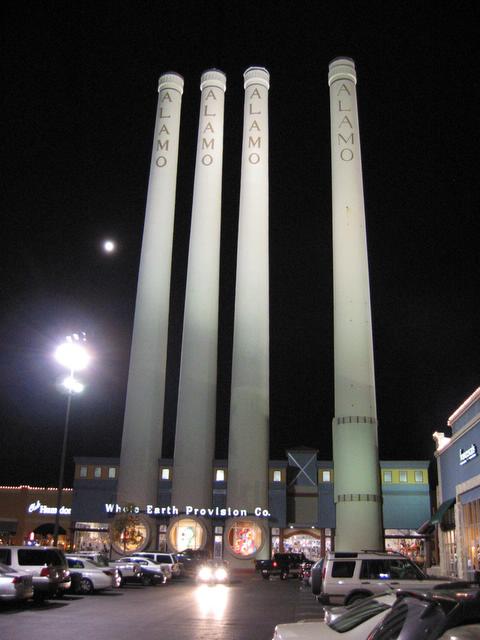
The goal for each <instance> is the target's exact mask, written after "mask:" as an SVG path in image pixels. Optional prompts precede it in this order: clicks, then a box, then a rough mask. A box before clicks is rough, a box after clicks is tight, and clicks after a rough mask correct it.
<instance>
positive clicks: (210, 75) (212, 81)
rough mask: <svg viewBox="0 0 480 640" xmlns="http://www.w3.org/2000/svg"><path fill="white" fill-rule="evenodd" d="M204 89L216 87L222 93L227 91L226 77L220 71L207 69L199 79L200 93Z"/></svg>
mask: <svg viewBox="0 0 480 640" xmlns="http://www.w3.org/2000/svg"><path fill="white" fill-rule="evenodd" d="M205 87H217V88H218V89H221V90H222V91H226V90H227V76H226V75H225V74H224V73H223V71H220V69H207V70H206V71H204V72H203V73H202V77H201V79H200V91H203V90H204V89H205Z"/></svg>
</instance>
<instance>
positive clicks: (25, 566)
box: [0, 546, 71, 600]
mask: <svg viewBox="0 0 480 640" xmlns="http://www.w3.org/2000/svg"><path fill="white" fill-rule="evenodd" d="M0 562H1V563H3V564H5V565H7V566H8V567H10V568H12V569H15V570H16V571H24V572H26V573H29V574H30V575H31V576H32V582H33V597H34V599H35V600H44V599H45V598H51V597H53V596H61V595H62V594H63V593H64V592H65V590H66V589H69V588H70V585H71V579H70V572H69V570H68V566H67V561H66V559H65V555H64V553H63V551H62V550H61V549H57V548H56V547H34V546H32V547H29V546H25V547H22V546H0Z"/></svg>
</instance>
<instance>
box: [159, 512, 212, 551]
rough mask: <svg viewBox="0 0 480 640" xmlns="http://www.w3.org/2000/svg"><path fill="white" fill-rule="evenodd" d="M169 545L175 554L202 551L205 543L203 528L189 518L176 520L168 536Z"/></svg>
mask: <svg viewBox="0 0 480 640" xmlns="http://www.w3.org/2000/svg"><path fill="white" fill-rule="evenodd" d="M168 537H169V541H170V544H171V545H172V547H173V548H174V549H175V550H176V551H177V552H179V553H180V552H182V551H185V549H193V550H194V551H195V550H196V549H202V548H203V546H204V545H205V541H206V531H205V528H204V527H203V526H202V525H201V524H200V523H199V522H197V520H193V519H191V518H182V519H181V520H177V521H176V522H175V523H174V525H173V526H172V528H171V529H170V531H169V534H168Z"/></svg>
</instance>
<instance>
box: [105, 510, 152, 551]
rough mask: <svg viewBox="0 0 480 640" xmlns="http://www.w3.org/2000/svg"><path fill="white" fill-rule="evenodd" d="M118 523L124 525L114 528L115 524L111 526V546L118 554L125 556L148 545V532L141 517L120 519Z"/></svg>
mask: <svg viewBox="0 0 480 640" xmlns="http://www.w3.org/2000/svg"><path fill="white" fill-rule="evenodd" d="M124 520H125V521H124ZM118 522H119V523H121V524H122V525H125V526H120V525H117V526H115V523H114V524H113V531H112V533H113V539H112V544H113V547H114V549H115V550H116V551H117V552H118V553H121V554H122V555H126V554H127V553H133V552H134V551H141V550H142V549H143V548H145V546H146V545H147V543H148V539H149V532H148V529H147V525H146V523H145V522H143V520H142V518H141V517H138V516H131V517H129V518H127V519H124V518H123V517H122V519H120V520H119V521H118Z"/></svg>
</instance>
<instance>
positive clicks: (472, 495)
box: [459, 487, 480, 504]
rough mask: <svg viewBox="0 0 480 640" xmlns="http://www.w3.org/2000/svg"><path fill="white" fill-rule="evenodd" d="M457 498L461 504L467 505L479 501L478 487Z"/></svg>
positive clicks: (479, 490)
mask: <svg viewBox="0 0 480 640" xmlns="http://www.w3.org/2000/svg"><path fill="white" fill-rule="evenodd" d="M459 497H460V502H461V503H462V504H468V503H469V502H474V501H475V500H480V487H474V488H473V489H470V491H465V493H462V494H461V495H460V496H459Z"/></svg>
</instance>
